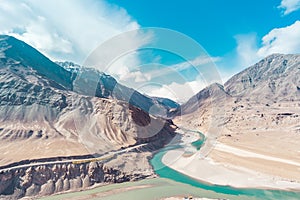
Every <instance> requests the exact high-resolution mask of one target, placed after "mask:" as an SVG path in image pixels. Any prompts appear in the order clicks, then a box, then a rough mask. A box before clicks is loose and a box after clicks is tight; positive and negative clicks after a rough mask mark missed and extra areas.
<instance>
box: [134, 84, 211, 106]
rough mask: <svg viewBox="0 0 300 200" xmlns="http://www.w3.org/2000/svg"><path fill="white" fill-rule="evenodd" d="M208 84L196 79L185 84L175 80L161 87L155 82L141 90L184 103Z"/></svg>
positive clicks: (151, 94)
mask: <svg viewBox="0 0 300 200" xmlns="http://www.w3.org/2000/svg"><path fill="white" fill-rule="evenodd" d="M206 86H207V84H206V83H205V82H203V81H199V80H195V81H191V82H186V83H184V84H178V83H176V82H173V83H171V84H170V85H164V86H160V87H159V86H157V85H155V84H153V85H150V86H149V85H148V87H144V88H141V89H140V90H141V92H143V93H145V94H147V95H150V96H156V97H165V98H170V99H172V100H174V101H175V102H177V103H184V102H186V101H188V100H189V99H190V98H191V97H192V96H194V95H195V94H197V93H198V92H199V91H200V90H202V89H203V88H205V87H206Z"/></svg>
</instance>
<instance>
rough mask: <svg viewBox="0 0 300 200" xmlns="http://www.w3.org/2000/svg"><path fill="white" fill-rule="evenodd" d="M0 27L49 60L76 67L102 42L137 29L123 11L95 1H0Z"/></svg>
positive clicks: (132, 41) (129, 41)
mask: <svg viewBox="0 0 300 200" xmlns="http://www.w3.org/2000/svg"><path fill="white" fill-rule="evenodd" d="M0 24H1V27H0V34H9V35H13V36H15V37H17V38H18V39H21V40H24V41H25V42H27V43H29V44H30V45H32V46H34V47H35V48H37V49H38V50H40V51H41V52H42V53H44V54H46V55H47V56H49V57H50V58H54V59H59V60H60V59H70V60H73V61H76V62H79V63H81V62H82V61H83V60H84V59H85V58H86V56H88V54H89V53H90V52H91V51H92V50H94V48H96V47H97V46H98V45H99V44H100V43H102V42H103V41H105V40H107V39H109V38H111V37H112V36H114V35H117V34H119V33H122V32H124V31H129V30H134V29H137V28H139V24H138V23H137V22H136V21H135V20H133V19H132V18H131V17H130V16H129V15H128V13H127V12H126V10H124V9H123V8H120V7H118V6H114V5H110V4H108V3H106V2H105V1H96V0H86V1H80V0H64V1H60V0H43V1H39V0H24V1H22V2H20V1H18V0H10V1H5V0H0ZM139 39H140V38H131V40H128V43H135V44H139V42H138V41H136V40H139Z"/></svg>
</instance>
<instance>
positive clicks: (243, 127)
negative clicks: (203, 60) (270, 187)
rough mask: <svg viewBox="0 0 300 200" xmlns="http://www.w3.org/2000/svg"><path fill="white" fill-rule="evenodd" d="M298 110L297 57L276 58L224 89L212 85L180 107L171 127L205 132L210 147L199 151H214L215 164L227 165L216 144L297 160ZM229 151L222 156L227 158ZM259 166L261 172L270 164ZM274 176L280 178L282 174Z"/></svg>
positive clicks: (299, 61) (264, 61)
mask: <svg viewBox="0 0 300 200" xmlns="http://www.w3.org/2000/svg"><path fill="white" fill-rule="evenodd" d="M299 106H300V55H283V54H274V55H270V56H268V57H266V58H264V59H262V60H261V61H259V62H258V63H256V64H254V65H253V66H250V67H249V68H247V69H245V70H243V71H242V72H240V73H238V74H236V75H234V76H233V77H232V78H230V79H229V80H228V81H227V82H226V83H225V84H224V87H223V86H222V85H220V84H212V85H210V86H208V87H206V88H204V89H203V90H201V91H200V92H199V93H198V94H197V95H195V96H194V97H192V98H191V99H190V100H189V101H188V102H187V103H185V104H183V105H182V106H181V108H182V115H179V116H177V117H176V118H175V119H174V123H175V124H176V125H178V126H183V127H189V128H190V129H192V128H193V129H195V130H199V131H201V132H203V133H205V134H206V136H207V142H206V144H210V146H207V148H206V149H205V148H201V150H202V149H203V150H205V152H204V153H208V152H210V151H213V153H212V155H213V156H214V159H217V161H216V162H225V164H226V163H227V164H228V162H227V161H224V156H223V157H222V155H223V154H224V152H223V151H221V150H220V149H219V150H214V145H216V144H217V142H218V143H221V144H226V145H228V146H230V147H234V148H241V149H242V150H247V151H251V152H252V151H253V152H254V153H257V154H263V155H268V156H269V155H271V156H274V155H275V156H278V157H280V158H285V159H293V160H295V158H299V156H298V155H299V152H298V149H299V147H298V144H297V142H296V141H299V133H300V127H299V124H300V107H299ZM204 147H205V145H204ZM226 152H227V151H226ZM228 152H229V151H228ZM228 152H227V154H228V155H227V154H226V156H227V157H230V156H231V154H229V153H228ZM232 157H233V158H232V159H233V160H234V161H232V162H237V163H247V164H245V165H243V167H245V168H248V167H249V166H252V167H253V166H254V167H256V168H255V170H258V171H259V170H260V169H262V167H261V166H259V164H260V162H254V163H255V164H254V163H250V162H249V160H247V158H246V157H242V158H241V157H237V156H236V155H235V154H232ZM222 159H223V160H222ZM263 162H264V164H265V165H264V167H269V168H271V167H272V166H273V165H274V163H272V162H270V161H268V160H264V161H263ZM227 164H226V165H227ZM292 167H294V166H292ZM261 173H264V172H261ZM276 173H277V174H275V175H277V176H279V174H278V173H280V172H276ZM293 173H295V174H296V173H298V172H296V171H294V172H293ZM284 177H286V176H284ZM286 178H288V177H286Z"/></svg>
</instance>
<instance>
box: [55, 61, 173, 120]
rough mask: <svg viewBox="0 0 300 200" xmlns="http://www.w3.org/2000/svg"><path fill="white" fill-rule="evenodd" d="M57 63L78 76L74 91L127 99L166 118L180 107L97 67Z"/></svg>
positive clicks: (74, 83) (75, 80)
mask: <svg viewBox="0 0 300 200" xmlns="http://www.w3.org/2000/svg"><path fill="white" fill-rule="evenodd" d="M57 64H59V65H60V66H62V67H64V68H65V69H66V70H67V71H69V72H71V73H72V74H73V76H74V77H76V78H75V79H74V81H73V91H75V92H76V93H80V94H83V95H88V96H96V97H101V98H111V99H118V100H122V101H126V102H129V103H130V104H131V105H134V106H136V107H139V108H141V109H142V110H144V111H146V112H148V113H151V114H153V115H155V116H160V117H164V118H171V117H172V116H173V114H172V113H173V112H174V110H178V109H179V104H177V103H176V102H174V101H172V100H170V99H166V98H157V97H149V96H147V95H143V94H141V93H139V92H138V91H136V90H134V89H132V88H128V87H126V86H124V85H121V84H119V83H118V82H117V81H116V79H114V78H113V77H112V76H110V75H107V74H105V73H103V72H100V71H98V70H96V69H93V68H87V67H83V66H79V65H77V64H74V63H72V62H57Z"/></svg>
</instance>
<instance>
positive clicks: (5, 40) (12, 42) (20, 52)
mask: <svg viewBox="0 0 300 200" xmlns="http://www.w3.org/2000/svg"><path fill="white" fill-rule="evenodd" d="M0 67H8V68H10V69H14V70H18V69H20V68H21V67H23V68H29V69H32V70H34V71H35V73H37V74H38V75H39V76H41V77H44V78H47V79H49V80H51V83H50V84H51V85H52V86H54V87H57V88H59V89H72V74H71V73H70V72H68V71H66V70H65V69H64V68H62V67H61V66H59V65H57V64H55V63H53V62H52V61H51V60H50V59H48V58H47V57H46V56H44V55H43V54H41V53H40V52H39V51H38V50H36V49H35V48H33V47H32V46H30V45H28V44H26V43H25V42H23V41H21V40H18V39H16V38H14V37H12V36H8V35H0ZM19 75H20V77H22V78H24V76H25V75H24V74H22V73H20V74H19Z"/></svg>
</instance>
